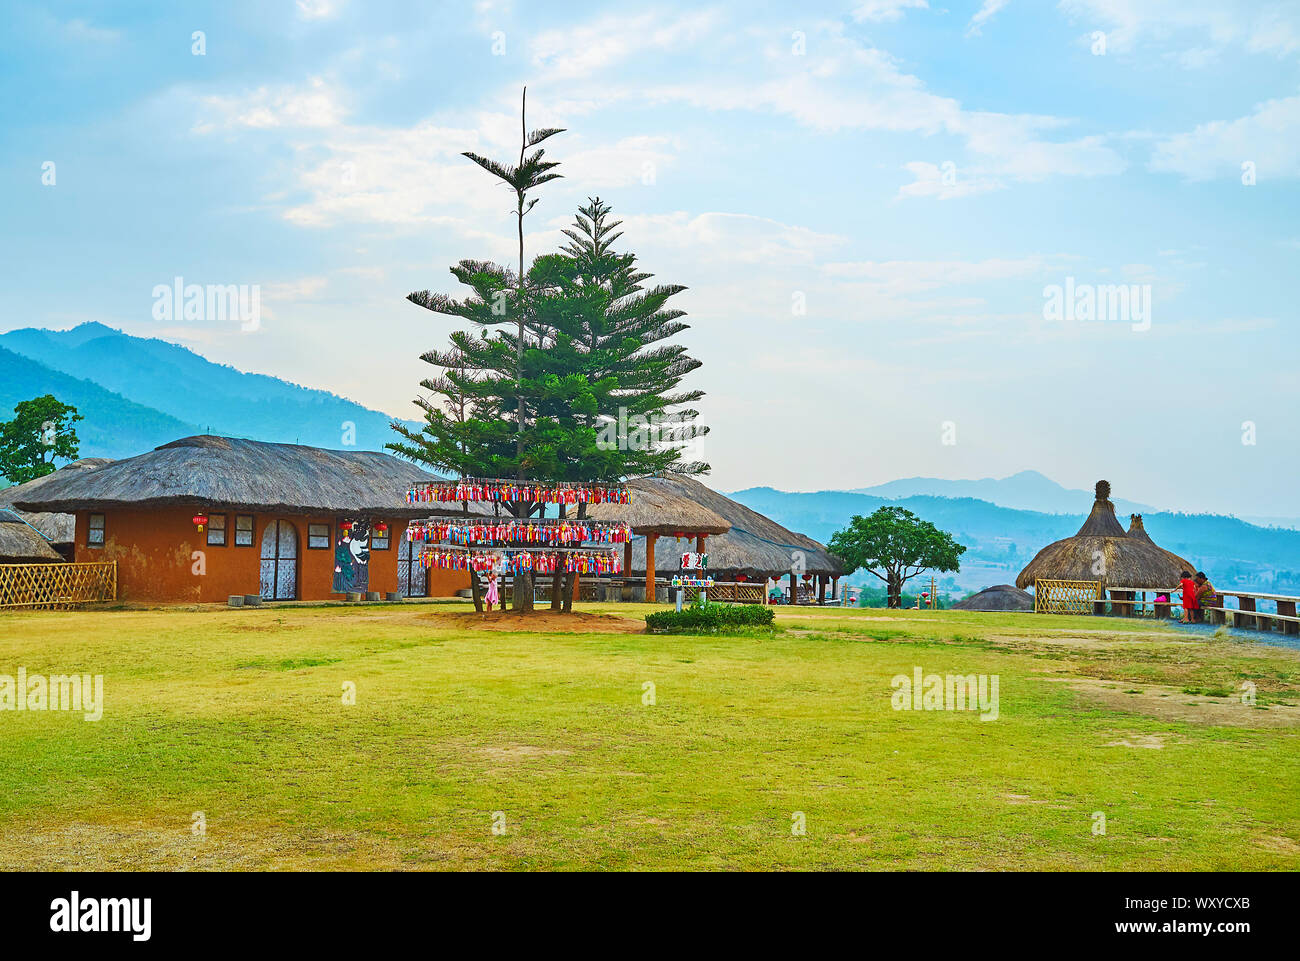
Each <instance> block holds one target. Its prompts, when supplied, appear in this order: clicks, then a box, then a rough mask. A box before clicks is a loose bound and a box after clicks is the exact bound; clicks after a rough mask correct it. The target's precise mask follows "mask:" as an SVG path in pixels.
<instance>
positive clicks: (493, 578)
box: [483, 571, 501, 614]
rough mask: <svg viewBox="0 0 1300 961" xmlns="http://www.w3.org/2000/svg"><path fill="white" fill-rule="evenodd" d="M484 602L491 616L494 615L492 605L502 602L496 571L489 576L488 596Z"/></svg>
mask: <svg viewBox="0 0 1300 961" xmlns="http://www.w3.org/2000/svg"><path fill="white" fill-rule="evenodd" d="M483 600H484V601H486V602H487V609H488V613H489V614H491V613H492V605H493V604H499V603H500V602H501V597H500V595H498V594H497V575H496V571H493V572H492V573H491V574H489V575H488V589H487V596H486V597H484V598H483Z"/></svg>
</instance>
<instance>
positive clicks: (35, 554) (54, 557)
mask: <svg viewBox="0 0 1300 961" xmlns="http://www.w3.org/2000/svg"><path fill="white" fill-rule="evenodd" d="M62 560H63V558H62V557H60V556H59V554H58V552H57V551H55V549H54V548H53V547H51V546H50V542H49V541H48V540H46V539H45V538H44V537H43V536H42V535H41V533H40V532H39V531H37V530H35V529H34V528H33V527H31V526H30V525H29V524H28V523H27V522H25V521H23V520H22V519H20V518H19V517H18V516H17V515H16V513H13V512H10V511H9V510H8V509H2V508H0V564H57V563H59V562H61V561H62Z"/></svg>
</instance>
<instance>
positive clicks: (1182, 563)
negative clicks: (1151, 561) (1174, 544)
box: [1128, 514, 1196, 571]
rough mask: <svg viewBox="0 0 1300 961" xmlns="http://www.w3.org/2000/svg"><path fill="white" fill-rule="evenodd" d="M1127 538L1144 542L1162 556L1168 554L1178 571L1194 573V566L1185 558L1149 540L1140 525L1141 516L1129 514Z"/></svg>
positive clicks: (1141, 524)
mask: <svg viewBox="0 0 1300 961" xmlns="http://www.w3.org/2000/svg"><path fill="white" fill-rule="evenodd" d="M1128 536H1129V537H1134V538H1136V539H1138V540H1140V541H1145V542H1146V543H1148V544H1150V545H1151V546H1152V547H1154V548H1155V549H1156V550H1158V551H1159V552H1160V553H1162V554H1168V555H1169V556H1170V557H1171V558H1172V559H1173V562H1174V563H1175V564H1176V565H1178V569H1179V571H1195V570H1196V566H1195V565H1194V564H1193V563H1192V562H1191V561H1189V560H1188V559H1187V558H1185V557H1179V556H1178V555H1177V554H1175V553H1174V552H1173V551H1167V550H1165V549H1164V548H1163V547H1161V546H1160V545H1159V544H1157V543H1156V542H1155V541H1153V540H1152V539H1151V535H1150V534H1148V533H1147V529H1146V525H1145V524H1143V523H1142V515H1141V514H1130V515H1129V516H1128Z"/></svg>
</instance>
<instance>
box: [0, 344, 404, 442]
mask: <svg viewBox="0 0 1300 961" xmlns="http://www.w3.org/2000/svg"><path fill="white" fill-rule="evenodd" d="M0 347H3V348H7V349H8V350H10V351H13V352H14V353H17V354H22V355H23V356H25V357H28V358H30V359H32V360H34V361H37V362H39V363H40V364H42V365H44V366H45V367H46V368H49V369H51V370H54V371H58V372H62V373H64V374H67V375H71V376H73V377H77V378H84V379H86V380H89V381H91V382H93V383H96V384H98V385H100V386H101V387H103V388H105V389H106V390H109V391H113V392H115V393H118V394H121V395H122V396H123V397H128V398H130V399H131V400H133V401H135V402H136V403H137V404H141V405H144V406H145V407H151V408H153V409H154V410H156V411H160V412H162V413H163V414H166V415H170V416H171V417H173V418H175V419H176V420H178V421H183V422H185V423H187V424H193V425H197V427H198V429H197V430H193V429H191V430H189V431H188V432H189V433H204V432H206V433H214V434H227V435H231V436H237V437H249V438H252V439H254V440H266V441H280V442H284V443H300V444H309V445H312V446H317V447H329V448H338V447H341V446H343V426H342V425H343V424H344V423H345V422H350V423H352V424H355V425H356V435H355V441H356V446H357V447H358V448H359V449H361V450H379V449H381V448H382V447H383V445H384V444H385V443H387V442H388V441H390V440H392V439H393V432H392V430H391V429H390V428H389V426H388V425H389V422H390V420H391V418H390V417H389V415H388V414H385V413H383V412H381V411H375V410H369V409H367V408H365V407H362V406H361V405H360V404H357V403H355V402H354V401H350V400H348V399H347V398H345V397H339V396H338V395H337V394H332V393H330V392H328V391H323V390H313V389H311V388H307V387H300V386H299V385H297V384H291V383H289V382H288V381H284V380H280V379H279V378H276V377H268V376H266V375H264V374H248V373H244V372H242V371H239V370H236V369H235V368H234V367H230V366H227V365H224V364H215V363H213V362H212V361H210V360H207V359H205V358H203V357H201V356H199V355H198V354H196V353H194V352H193V351H191V350H188V349H186V348H184V347H180V346H178V345H176V344H170V343H167V342H166V341H162V340H156V339H152V338H144V337H132V336H130V335H129V334H124V333H122V332H121V331H117V330H113V329H112V328H110V327H105V326H104V325H103V324H96V323H89V324H82V325H80V326H79V327H75V328H73V329H72V330H66V331H51V330H38V329H33V328H25V329H22V330H14V331H10V332H9V333H7V334H0ZM41 392H42V393H45V392H47V391H44V390H42V391H41ZM50 392H53V393H56V395H58V393H57V391H50ZM58 396H59V397H60V399H61V400H65V402H69V403H71V401H67V399H66V398H64V397H62V396H61V395H58ZM82 413H85V411H82ZM176 436H180V435H173V436H171V437H168V438H165V440H174V439H175V438H176ZM161 442H163V441H160V443H161ZM83 452H84V451H83ZM131 453H140V449H138V448H137V449H130V448H129V447H127V445H126V444H125V443H124V444H122V445H117V448H116V449H115V450H114V451H113V452H111V453H104V454H103V455H102V456H106V457H113V456H116V457H121V456H127V455H128V454H131Z"/></svg>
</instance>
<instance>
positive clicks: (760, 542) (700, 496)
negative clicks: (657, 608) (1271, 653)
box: [602, 473, 844, 599]
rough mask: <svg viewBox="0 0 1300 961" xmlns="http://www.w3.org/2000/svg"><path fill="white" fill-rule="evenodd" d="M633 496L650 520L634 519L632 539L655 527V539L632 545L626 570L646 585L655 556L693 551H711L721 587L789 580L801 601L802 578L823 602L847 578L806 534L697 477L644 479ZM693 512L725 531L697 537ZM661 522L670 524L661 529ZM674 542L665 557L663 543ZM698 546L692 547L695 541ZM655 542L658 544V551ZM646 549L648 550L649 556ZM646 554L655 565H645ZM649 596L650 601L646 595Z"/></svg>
mask: <svg viewBox="0 0 1300 961" xmlns="http://www.w3.org/2000/svg"><path fill="white" fill-rule="evenodd" d="M628 486H629V488H631V491H632V504H631V507H632V508H633V509H634V510H635V509H637V506H638V503H640V504H644V505H646V506H647V508H648V510H649V511H650V514H649V516H646V517H641V518H639V519H640V521H641V525H642V526H638V522H637V519H636V518H634V519H633V525H632V530H633V533H636V534H639V533H641V532H642V529H643V527H644V528H645V529H647V530H648V529H649V528H648V527H645V525H647V524H649V523H651V522H655V524H654V526H655V532H654V534H653V535H652V536H647V537H645V538H640V537H638V538H637V539H636V540H634V541H633V542H632V544H631V545H630V548H631V549H630V551H628V552H627V554H626V558H627V559H626V560H625V564H624V568H625V573H628V574H638V575H643V576H645V578H646V583H647V585H650V584H651V578H652V577H653V576H654V570H655V564H656V562H655V560H654V558H655V556H656V554H657V555H658V556H659V557H661V558H662V557H665V556H672V555H673V554H679V553H681V552H685V551H690V550H707V551H708V554H709V575H710V576H711V577H713V578H715V579H716V580H720V581H734V580H749V581H757V582H760V583H762V582H764V581H766V580H767V579H768V578H769V577H770V578H773V579H777V580H779V579H780V578H782V577H786V576H788V577H789V578H790V583H791V588H792V596H797V592H798V581H799V577H800V576H801V575H802V574H808V575H809V576H810V578H816V579H817V582H816V583H817V587H818V596H819V598H823V599H824V597H825V590H826V587H827V585H828V584H829V583H831V581H832V579H834V580H835V581H836V582H838V579H839V577H840V576H842V575H843V573H844V568H843V565H842V564H841V562H840V560H839V558H837V557H835V555H833V554H831V553H830V552H829V551H827V550H826V548H825V547H824V546H823V545H822V544H819V543H818V542H817V541H815V540H813V539H812V538H811V537H806V536H804V535H803V534H799V533H796V532H794V531H791V530H788V529H787V528H785V527H782V526H781V525H780V524H778V523H776V522H775V521H774V520H772V519H771V518H769V517H764V516H763V515H762V514H760V513H758V512H757V511H754V510H750V509H749V508H748V507H746V506H745V505H744V504H740V503H737V502H736V501H734V500H732V499H731V498H729V497H724V496H723V495H722V494H719V493H718V492H717V491H715V490H712V489H711V488H709V487H706V486H705V485H704V484H702V483H700V482H699V481H698V480H696V479H695V478H693V477H687V476H685V475H682V474H672V473H666V474H664V475H662V476H659V477H641V478H637V479H635V480H632V481H629V482H628ZM655 504H663V505H664V507H665V509H666V515H657V514H656V512H655V507H654V506H653V505H655ZM686 505H690V508H691V509H694V510H701V509H702V510H703V511H706V512H708V516H710V517H712V518H714V519H715V520H714V521H713V525H714V527H715V528H716V527H718V526H721V530H717V529H715V530H711V531H707V532H704V533H705V535H706V537H707V540H706V539H705V538H704V537H701V536H699V533H698V532H697V531H696V530H692V528H690V527H687V526H678V525H679V524H681V525H685V524H687V523H691V522H692V521H689V520H688V518H690V517H692V516H694V517H695V519H694V521H693V523H696V524H698V525H700V526H701V527H702V526H703V524H704V520H703V516H702V515H701V516H695V515H690V514H688V513H687V510H688V508H687V506H686ZM602 509H607V510H608V511H609V515H610V517H611V518H612V517H614V516H617V514H618V512H620V511H621V512H623V516H628V517H633V515H632V514H631V513H629V512H628V507H627V506H614V505H610V506H609V507H608V508H604V507H603V506H602ZM659 519H663V520H666V523H657V521H658V520H659ZM670 536H671V537H674V538H676V540H675V541H674V542H673V543H671V544H670V545H669V546H668V548H667V550H668V553H667V554H665V553H664V550H665V545H664V544H663V543H662V542H661V541H662V539H663V538H665V537H670ZM693 540H694V545H695V546H692V541H693ZM656 541H660V543H658V546H657V547H656ZM647 547H648V550H647ZM647 553H649V554H650V558H651V563H649V564H647V563H646V559H647ZM647 596H652V595H650V594H647Z"/></svg>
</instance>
